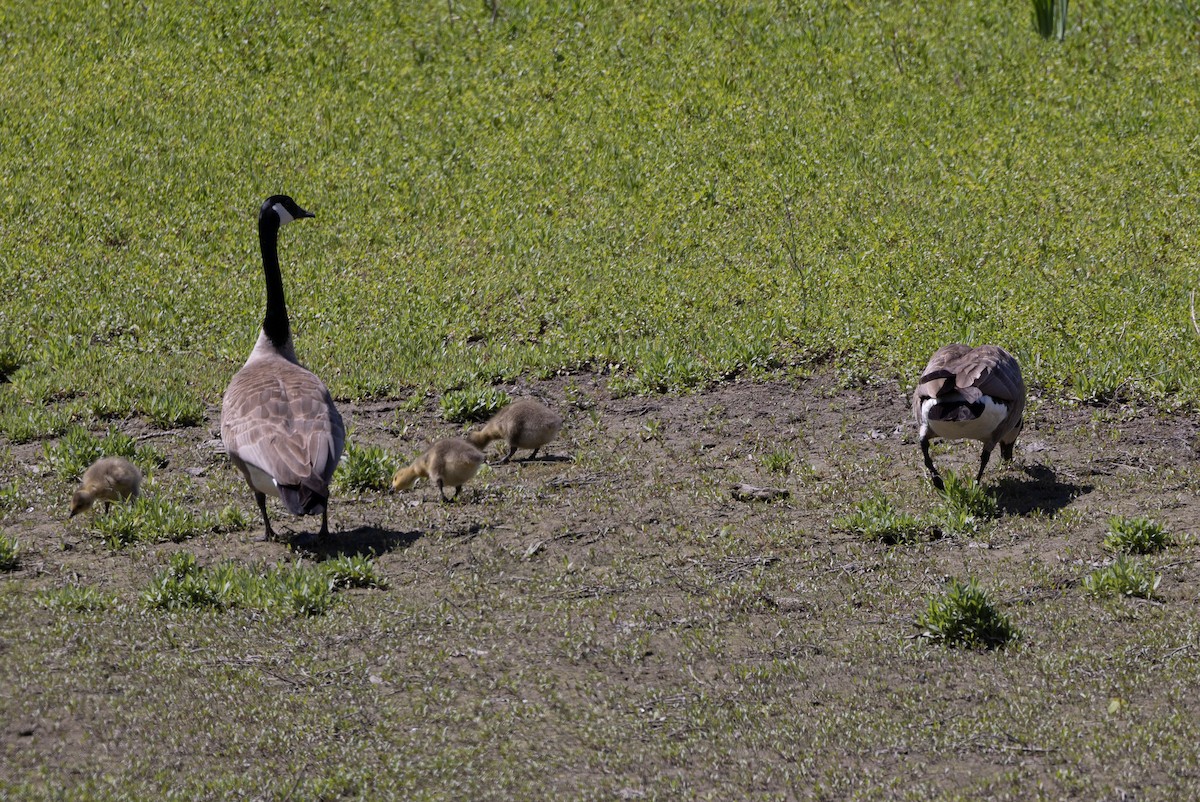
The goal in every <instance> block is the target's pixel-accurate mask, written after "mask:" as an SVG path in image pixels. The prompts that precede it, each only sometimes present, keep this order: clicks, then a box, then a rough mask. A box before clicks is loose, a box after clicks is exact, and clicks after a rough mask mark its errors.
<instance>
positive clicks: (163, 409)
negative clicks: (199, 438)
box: [142, 390, 205, 429]
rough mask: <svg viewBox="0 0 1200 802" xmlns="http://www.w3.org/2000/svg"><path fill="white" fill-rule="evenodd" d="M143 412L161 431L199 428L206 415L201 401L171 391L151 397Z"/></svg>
mask: <svg viewBox="0 0 1200 802" xmlns="http://www.w3.org/2000/svg"><path fill="white" fill-rule="evenodd" d="M142 411H143V412H144V413H145V415H146V417H148V418H149V419H150V423H152V424H153V425H154V426H156V427H158V428H159V429H174V428H179V427H184V426H199V425H200V424H201V423H203V422H204V414H205V410H204V404H203V403H201V402H200V399H198V398H195V397H193V396H190V395H187V394H185V393H180V392H173V391H169V390H168V391H163V392H161V393H156V394H155V395H152V396H150V398H149V400H147V401H146V403H145V407H144V408H143V410H142Z"/></svg>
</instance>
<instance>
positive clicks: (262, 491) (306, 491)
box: [221, 195, 346, 540]
mask: <svg viewBox="0 0 1200 802" xmlns="http://www.w3.org/2000/svg"><path fill="white" fill-rule="evenodd" d="M305 217H313V215H312V214H311V213H309V212H306V211H304V210H303V209H301V208H300V207H299V206H298V205H297V204H296V202H295V201H294V200H292V199H291V198H289V197H288V196H287V195H272V196H271V197H269V198H267V199H266V200H265V201H263V205H262V207H261V208H260V209H259V210H258V242H259V246H260V247H261V249H262V262H263V273H264V275H265V276H266V284H267V311H266V315H265V316H264V317H263V324H262V332H261V333H260V334H259V335H258V342H257V343H256V344H255V346H254V350H253V351H251V352H250V358H249V359H247V360H246V364H245V365H243V366H242V369H241V370H239V371H238V372H237V374H236V375H235V376H234V377H233V381H231V382H230V383H229V388H228V389H226V390H225V400H224V402H223V404H222V405H221V440H223V441H224V443H225V448H226V450H227V451H228V452H229V459H230V460H231V461H232V462H233V464H234V466H235V467H236V468H237V469H238V470H239V471H241V473H242V475H243V476H244V477H245V478H246V483H247V484H248V485H250V489H251V490H252V491H253V492H254V500H255V501H256V502H258V508H259V510H261V511H262V517H263V524H264V526H265V527H266V531H265V533H264V539H266V540H271V539H273V538H274V537H275V531H274V530H273V529H272V528H271V519H270V518H268V517H267V494H268V493H269V494H271V495H273V496H278V497H279V498H280V500H282V501H283V504H284V506H286V507H287V508H288V510H289V511H290V512H291V513H293V514H294V515H317V514H320V516H321V532H320V535H319V536H320V537H325V536H326V535H328V534H329V509H328V508H329V482H330V480H331V479H332V478H333V471H334V469H336V468H337V464H338V460H339V459H340V458H341V456H342V447H343V446H344V445H345V441H346V430H345V427H344V426H343V424H342V416H341V415H339V414H338V411H337V408H336V407H335V406H334V405H333V398H332V397H331V396H330V395H329V389H328V388H327V387H326V386H325V383H324V382H322V381H321V380H320V379H318V378H317V377H316V376H315V375H314V374H313V373H312V372H311V371H309V370H307V369H306V368H304V367H302V366H301V365H300V363H299V362H298V361H297V360H296V351H295V349H294V348H293V347H292V334H291V329H290V326H289V324H288V314H287V305H286V304H285V302H284V297H283V278H282V277H281V276H280V273H279V256H278V252H277V243H278V239H279V227H280V226H282V225H284V224H286V223H290V222H291V221H293V220H299V219H302V218H305Z"/></svg>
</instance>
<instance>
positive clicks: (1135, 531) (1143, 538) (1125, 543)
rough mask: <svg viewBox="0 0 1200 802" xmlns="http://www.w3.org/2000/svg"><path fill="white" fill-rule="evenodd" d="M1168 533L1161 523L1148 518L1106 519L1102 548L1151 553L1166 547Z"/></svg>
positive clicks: (1122, 551)
mask: <svg viewBox="0 0 1200 802" xmlns="http://www.w3.org/2000/svg"><path fill="white" fill-rule="evenodd" d="M1168 537H1169V535H1168V534H1167V530H1166V529H1164V528H1163V527H1162V525H1161V524H1159V523H1156V522H1155V521H1152V520H1150V519H1149V518H1121V517H1119V516H1113V517H1112V518H1109V519H1108V535H1107V536H1106V537H1105V538H1104V548H1106V549H1108V550H1109V551H1115V552H1120V553H1122V554H1153V553H1154V552H1156V551H1162V550H1163V549H1164V548H1166V547H1167V540H1168Z"/></svg>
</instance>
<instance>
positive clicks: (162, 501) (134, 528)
mask: <svg viewBox="0 0 1200 802" xmlns="http://www.w3.org/2000/svg"><path fill="white" fill-rule="evenodd" d="M227 509H232V508H227ZM239 523H241V524H244V523H245V520H244V518H241V517H237V516H236V514H235V513H234V512H226V513H222V514H221V515H220V516H214V515H212V514H210V513H208V512H204V511H201V512H199V513H197V512H192V511H191V510H189V509H186V508H185V507H183V506H181V505H180V504H179V503H177V502H175V501H172V500H171V499H168V498H163V497H161V496H158V495H150V494H146V493H143V494H142V495H141V496H139V497H138V498H136V499H134V500H133V501H132V502H129V503H123V504H114V505H112V508H111V509H110V510H109V511H108V512H107V513H103V514H99V513H98V514H94V515H93V518H92V524H91V529H92V531H94V532H96V533H97V534H99V535H100V536H101V537H102V538H103V539H104V542H105V543H107V544H108V546H109V548H113V549H120V548H124V547H126V546H129V545H131V544H134V543H166V542H179V541H182V540H187V539H189V538H193V537H196V536H197V535H200V534H203V533H205V532H214V531H217V530H218V529H220V528H223V527H229V528H233V527H236V526H237V525H238V524H239Z"/></svg>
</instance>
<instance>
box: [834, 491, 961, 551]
mask: <svg viewBox="0 0 1200 802" xmlns="http://www.w3.org/2000/svg"><path fill="white" fill-rule="evenodd" d="M834 526H835V527H836V528H838V529H841V530H842V531H845V532H850V533H852V534H854V535H857V536H858V537H861V538H863V539H864V540H877V541H879V542H881V543H887V544H889V545H895V544H900V543H915V542H918V541H921V540H928V539H929V538H930V537H934V536H936V535H937V534H938V529H937V527H935V526H932V525H930V524H929V523H927V522H926V521H923V520H922V519H921V518H918V517H917V516H915V515H912V514H910V513H907V512H901V511H898V510H897V509H896V508H895V506H894V505H893V504H892V502H891V500H890V499H888V498H887V497H886V496H884V495H882V494H880V493H876V494H874V495H872V496H870V497H868V498H866V499H863V500H862V501H858V502H855V504H854V510H853V512H851V513H850V514H849V515H845V516H842V517H841V518H838V519H837V520H836V521H835V522H834Z"/></svg>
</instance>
